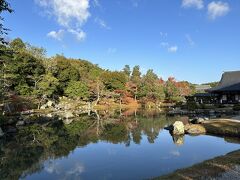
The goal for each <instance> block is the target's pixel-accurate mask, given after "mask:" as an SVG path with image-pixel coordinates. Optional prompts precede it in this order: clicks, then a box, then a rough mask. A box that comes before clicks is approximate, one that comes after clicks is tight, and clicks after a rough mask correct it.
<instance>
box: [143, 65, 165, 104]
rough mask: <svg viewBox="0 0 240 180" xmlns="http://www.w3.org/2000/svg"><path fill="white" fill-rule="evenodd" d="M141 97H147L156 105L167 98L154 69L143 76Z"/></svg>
mask: <svg viewBox="0 0 240 180" xmlns="http://www.w3.org/2000/svg"><path fill="white" fill-rule="evenodd" d="M139 96H140V97H145V98H147V100H150V101H153V102H155V103H157V102H159V101H162V100H163V99H164V98H165V94H164V88H163V85H162V84H161V82H160V80H159V78H158V76H157V75H156V74H155V73H154V72H153V70H152V69H150V70H148V71H147V73H146V75H144V76H143V82H142V84H141V87H140V90H139Z"/></svg>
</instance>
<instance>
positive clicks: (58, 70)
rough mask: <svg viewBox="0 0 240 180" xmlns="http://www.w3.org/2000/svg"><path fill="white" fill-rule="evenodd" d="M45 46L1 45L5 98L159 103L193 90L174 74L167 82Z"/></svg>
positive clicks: (16, 42)
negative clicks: (57, 52)
mask: <svg viewBox="0 0 240 180" xmlns="http://www.w3.org/2000/svg"><path fill="white" fill-rule="evenodd" d="M45 54H46V51H45V49H43V48H39V47H35V46H32V45H30V44H28V43H24V42H23V41H22V40H21V39H20V38H17V39H14V40H13V41H11V42H10V43H9V45H3V44H2V45H1V46H0V60H1V92H0V93H1V94H0V95H1V97H6V96H8V95H9V94H16V95H21V96H32V97H36V98H41V97H47V98H54V97H59V96H67V97H69V98H79V99H81V100H83V101H96V102H98V101H100V100H101V98H121V99H122V101H123V103H124V102H125V103H128V102H130V101H133V100H134V101H138V102H147V101H148V102H152V103H159V102H163V101H171V102H172V101H175V102H176V101H181V100H182V99H183V98H184V96H186V95H189V94H191V93H193V88H192V86H191V84H190V83H188V82H177V81H176V80H175V79H174V78H173V77H170V78H168V80H166V81H164V80H162V79H161V78H160V77H158V76H157V75H156V74H155V73H154V72H153V70H151V69H150V70H148V71H147V73H146V74H143V75H142V74H141V71H140V67H139V66H134V67H133V68H132V69H131V68H130V66H129V65H125V67H124V68H123V69H122V70H120V71H110V70H104V69H102V68H100V67H99V66H98V65H95V64H92V63H91V62H89V61H86V60H81V59H71V58H66V57H64V56H63V55H56V56H54V57H51V58H47V57H46V55H45Z"/></svg>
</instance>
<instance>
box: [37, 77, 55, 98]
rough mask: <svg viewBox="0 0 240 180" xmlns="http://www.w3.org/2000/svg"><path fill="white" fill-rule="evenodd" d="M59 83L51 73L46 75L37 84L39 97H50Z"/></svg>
mask: <svg viewBox="0 0 240 180" xmlns="http://www.w3.org/2000/svg"><path fill="white" fill-rule="evenodd" d="M58 86H59V81H58V79H57V78H55V77H54V76H53V75H52V74H51V73H48V74H46V75H45V76H44V77H43V79H42V80H41V81H40V82H39V83H38V88H37V92H36V93H38V94H39V95H40V96H48V97H51V96H52V95H53V94H54V93H55V92H57V89H58Z"/></svg>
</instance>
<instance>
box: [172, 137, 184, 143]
mask: <svg viewBox="0 0 240 180" xmlns="http://www.w3.org/2000/svg"><path fill="white" fill-rule="evenodd" d="M172 138H173V142H174V144H176V145H178V146H181V145H183V144H184V135H173V136H172Z"/></svg>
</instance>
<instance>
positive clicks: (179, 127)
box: [172, 121, 185, 135]
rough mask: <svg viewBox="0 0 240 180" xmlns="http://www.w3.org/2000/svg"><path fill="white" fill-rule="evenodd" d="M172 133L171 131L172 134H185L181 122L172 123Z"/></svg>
mask: <svg viewBox="0 0 240 180" xmlns="http://www.w3.org/2000/svg"><path fill="white" fill-rule="evenodd" d="M172 133H173V134H174V135H183V134H185V131H184V124H183V122H181V121H176V122H175V123H174V124H173V132H172Z"/></svg>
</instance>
